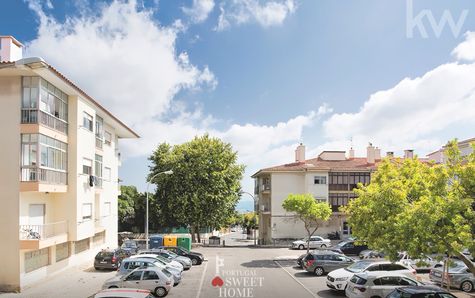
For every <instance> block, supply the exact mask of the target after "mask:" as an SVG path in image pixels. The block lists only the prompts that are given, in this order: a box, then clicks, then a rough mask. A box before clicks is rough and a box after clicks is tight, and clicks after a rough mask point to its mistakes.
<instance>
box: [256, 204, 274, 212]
mask: <svg viewBox="0 0 475 298" xmlns="http://www.w3.org/2000/svg"><path fill="white" fill-rule="evenodd" d="M259 212H260V213H262V214H270V213H271V209H270V204H260V205H259Z"/></svg>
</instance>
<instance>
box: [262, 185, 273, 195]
mask: <svg viewBox="0 0 475 298" xmlns="http://www.w3.org/2000/svg"><path fill="white" fill-rule="evenodd" d="M270 189H271V185H270V183H264V184H262V185H261V192H262V193H270Z"/></svg>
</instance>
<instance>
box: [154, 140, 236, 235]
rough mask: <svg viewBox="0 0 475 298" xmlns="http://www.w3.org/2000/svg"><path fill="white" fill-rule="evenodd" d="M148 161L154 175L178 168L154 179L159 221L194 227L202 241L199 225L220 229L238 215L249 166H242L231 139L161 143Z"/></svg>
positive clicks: (155, 214) (155, 208)
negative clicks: (244, 180) (244, 173)
mask: <svg viewBox="0 0 475 298" xmlns="http://www.w3.org/2000/svg"><path fill="white" fill-rule="evenodd" d="M149 159H150V161H151V162H152V166H151V167H150V174H149V177H152V176H153V175H155V174H156V173H159V172H163V171H167V170H173V174H172V175H158V176H156V178H155V179H154V180H153V181H152V182H153V183H155V184H156V186H157V190H156V193H155V201H154V204H152V206H151V214H153V217H154V220H155V221H156V222H158V223H160V224H163V225H168V226H185V227H189V228H190V232H191V234H192V236H193V240H195V234H197V236H198V241H200V237H199V231H200V228H203V227H211V228H220V227H222V226H225V225H226V224H227V223H228V219H229V217H232V216H233V215H234V210H235V207H236V204H237V202H238V200H239V195H238V194H239V191H240V181H241V178H242V175H243V172H244V166H243V165H239V164H237V153H236V152H235V151H233V149H232V147H231V145H230V144H229V143H225V142H223V141H221V140H220V139H217V138H211V137H209V136H208V135H204V136H202V137H195V138H194V139H193V140H191V141H190V142H187V143H184V144H181V145H176V146H173V147H172V146H170V145H169V144H167V143H162V144H160V145H159V146H158V147H157V149H156V150H155V151H154V152H153V154H152V156H151V157H150V158H149Z"/></svg>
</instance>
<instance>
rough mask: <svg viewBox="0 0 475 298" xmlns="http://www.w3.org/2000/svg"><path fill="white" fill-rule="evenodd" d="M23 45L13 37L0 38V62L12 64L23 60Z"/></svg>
mask: <svg viewBox="0 0 475 298" xmlns="http://www.w3.org/2000/svg"><path fill="white" fill-rule="evenodd" d="M22 51H23V45H22V44H21V43H20V42H19V41H18V40H16V39H15V38H14V37H13V36H0V62H14V61H17V60H20V59H21V58H23V57H22V56H23V53H22Z"/></svg>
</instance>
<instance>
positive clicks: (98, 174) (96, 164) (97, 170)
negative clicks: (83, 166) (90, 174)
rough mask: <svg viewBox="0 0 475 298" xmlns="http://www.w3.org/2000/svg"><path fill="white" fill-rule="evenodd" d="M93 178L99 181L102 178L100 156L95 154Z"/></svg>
mask: <svg viewBox="0 0 475 298" xmlns="http://www.w3.org/2000/svg"><path fill="white" fill-rule="evenodd" d="M94 176H96V177H97V178H98V179H100V180H101V178H102V156H100V155H99V154H96V156H95V162H94Z"/></svg>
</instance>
